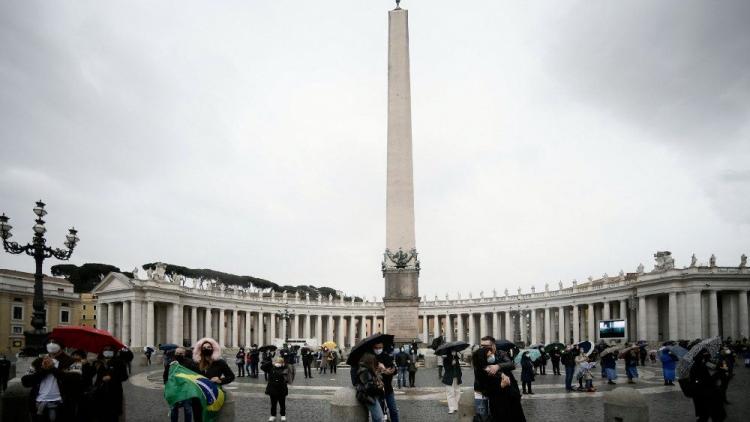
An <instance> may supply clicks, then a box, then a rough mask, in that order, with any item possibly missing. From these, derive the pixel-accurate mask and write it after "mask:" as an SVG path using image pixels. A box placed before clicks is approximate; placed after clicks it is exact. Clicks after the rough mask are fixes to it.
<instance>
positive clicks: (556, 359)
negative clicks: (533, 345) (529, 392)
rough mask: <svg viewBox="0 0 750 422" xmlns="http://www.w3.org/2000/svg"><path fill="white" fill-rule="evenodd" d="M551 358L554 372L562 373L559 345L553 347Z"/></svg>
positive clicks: (556, 373)
mask: <svg viewBox="0 0 750 422" xmlns="http://www.w3.org/2000/svg"><path fill="white" fill-rule="evenodd" d="M550 360H551V361H552V374H553V375H560V351H559V350H557V347H555V348H554V349H552V353H550Z"/></svg>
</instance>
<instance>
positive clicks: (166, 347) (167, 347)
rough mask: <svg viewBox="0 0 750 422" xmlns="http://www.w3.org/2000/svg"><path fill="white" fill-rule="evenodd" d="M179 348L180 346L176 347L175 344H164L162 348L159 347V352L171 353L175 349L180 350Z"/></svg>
mask: <svg viewBox="0 0 750 422" xmlns="http://www.w3.org/2000/svg"><path fill="white" fill-rule="evenodd" d="M178 347H179V346H178V345H176V344H173V343H167V344H162V345H161V346H159V350H163V351H165V352H168V351H170V350H174V349H176V348H178Z"/></svg>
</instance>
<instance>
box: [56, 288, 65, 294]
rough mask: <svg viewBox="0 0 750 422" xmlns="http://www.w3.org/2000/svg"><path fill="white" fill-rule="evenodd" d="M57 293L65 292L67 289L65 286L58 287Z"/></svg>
mask: <svg viewBox="0 0 750 422" xmlns="http://www.w3.org/2000/svg"><path fill="white" fill-rule="evenodd" d="M57 293H65V289H63V288H58V289H57Z"/></svg>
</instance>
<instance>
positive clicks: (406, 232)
mask: <svg viewBox="0 0 750 422" xmlns="http://www.w3.org/2000/svg"><path fill="white" fill-rule="evenodd" d="M385 243H386V249H385V253H384V254H383V264H382V271H383V277H384V278H385V297H384V298H383V302H384V303H385V325H386V332H387V333H388V334H393V335H394V336H395V341H396V342H397V343H405V342H411V341H412V340H413V339H415V338H417V335H418V330H419V315H418V310H419V288H418V284H419V260H418V258H417V250H416V244H415V243H416V242H415V236H414V181H413V170H412V142H411V87H410V82H409V14H408V12H407V11H406V10H404V9H402V8H400V7H399V6H398V4H397V5H396V9H394V10H391V11H389V12H388V171H387V185H386V236H385Z"/></svg>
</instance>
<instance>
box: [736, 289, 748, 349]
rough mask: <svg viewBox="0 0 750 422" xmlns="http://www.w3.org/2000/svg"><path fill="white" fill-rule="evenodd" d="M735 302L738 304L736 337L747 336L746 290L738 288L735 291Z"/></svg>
mask: <svg viewBox="0 0 750 422" xmlns="http://www.w3.org/2000/svg"><path fill="white" fill-rule="evenodd" d="M737 299H738V300H737V304H738V305H739V308H740V310H739V322H740V330H739V331H740V335H739V337H738V338H741V339H742V338H747V337H748V332H749V331H748V330H750V328H748V308H747V291H746V290H740V291H739V292H737Z"/></svg>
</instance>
